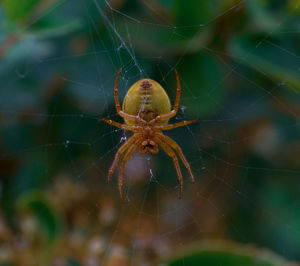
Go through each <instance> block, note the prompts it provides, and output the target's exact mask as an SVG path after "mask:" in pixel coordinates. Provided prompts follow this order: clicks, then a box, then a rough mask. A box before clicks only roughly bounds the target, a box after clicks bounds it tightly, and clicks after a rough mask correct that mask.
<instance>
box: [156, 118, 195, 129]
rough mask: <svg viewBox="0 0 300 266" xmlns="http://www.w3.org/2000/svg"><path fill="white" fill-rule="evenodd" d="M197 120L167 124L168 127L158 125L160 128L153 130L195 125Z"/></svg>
mask: <svg viewBox="0 0 300 266" xmlns="http://www.w3.org/2000/svg"><path fill="white" fill-rule="evenodd" d="M197 122H198V120H189V121H181V122H178V123H175V124H168V125H160V126H153V129H154V130H155V129H158V130H171V129H174V128H177V127H182V126H186V125H189V124H192V123H197Z"/></svg>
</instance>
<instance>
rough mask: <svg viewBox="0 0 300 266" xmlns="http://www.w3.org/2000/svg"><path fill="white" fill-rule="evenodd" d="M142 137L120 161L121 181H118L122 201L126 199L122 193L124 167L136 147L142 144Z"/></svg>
mask: <svg viewBox="0 0 300 266" xmlns="http://www.w3.org/2000/svg"><path fill="white" fill-rule="evenodd" d="M141 142H142V139H140V140H138V141H137V142H136V143H134V144H133V145H132V146H130V147H129V148H128V150H127V151H126V153H125V155H124V157H123V159H122V161H121V163H120V170H119V181H118V186H119V193H120V198H121V200H122V201H124V198H123V193H122V187H123V180H124V169H125V165H126V163H127V161H128V160H129V159H130V157H131V156H132V154H133V153H134V151H135V150H136V148H137V147H138V146H139V145H140V144H141Z"/></svg>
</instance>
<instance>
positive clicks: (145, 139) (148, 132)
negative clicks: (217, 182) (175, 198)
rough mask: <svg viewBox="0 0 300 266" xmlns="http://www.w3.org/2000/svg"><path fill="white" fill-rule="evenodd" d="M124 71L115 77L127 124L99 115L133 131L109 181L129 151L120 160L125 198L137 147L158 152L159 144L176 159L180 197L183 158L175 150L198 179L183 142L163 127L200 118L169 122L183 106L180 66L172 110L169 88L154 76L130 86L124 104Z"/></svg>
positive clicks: (166, 127)
mask: <svg viewBox="0 0 300 266" xmlns="http://www.w3.org/2000/svg"><path fill="white" fill-rule="evenodd" d="M121 71H122V68H120V69H119V71H118V74H117V77H116V80H115V86H114V99H115V105H116V110H117V113H118V114H119V116H121V117H122V118H123V119H124V120H125V124H120V123H117V122H115V121H112V120H108V119H105V118H99V120H101V121H103V122H105V123H108V124H110V125H113V126H115V127H118V128H121V129H124V130H129V131H132V132H133V135H132V136H131V137H130V138H129V139H128V140H127V141H126V142H125V143H123V145H122V146H121V147H120V148H119V150H118V151H117V153H116V154H115V158H114V161H113V163H112V165H111V167H110V169H109V171H108V176H107V183H109V181H110V179H111V176H112V174H113V173H114V171H115V169H116V167H117V164H118V162H119V160H120V157H121V155H122V154H124V153H125V155H124V156H123V159H122V160H121V163H120V170H119V179H118V187H119V193H120V197H121V200H122V201H124V199H123V193H122V186H123V179H124V168H125V164H126V162H127V161H128V160H129V158H130V157H131V156H132V154H133V153H134V151H135V150H136V149H138V152H139V153H141V154H143V153H147V152H150V153H152V154H157V153H158V147H159V146H160V147H161V148H162V149H163V150H164V151H165V152H166V153H167V154H168V155H169V156H170V157H171V158H172V159H173V163H174V166H175V169H176V172H177V176H178V181H179V183H180V191H179V198H182V193H183V178H182V173H181V170H180V166H179V160H178V157H177V155H176V153H175V151H176V152H177V154H178V156H179V158H180V159H181V161H182V163H183V164H184V166H185V167H186V169H187V171H188V172H189V175H190V177H191V180H192V182H193V183H194V182H195V179H194V176H193V173H192V170H191V167H190V165H189V163H188V161H187V160H186V158H185V156H184V155H183V153H182V150H181V148H180V147H179V145H178V144H177V143H176V142H175V141H174V140H173V139H171V138H170V137H168V136H166V135H164V134H163V133H162V131H163V130H170V129H174V128H177V127H181V126H184V125H188V124H191V123H196V122H197V120H190V121H182V122H179V123H175V124H168V121H169V119H170V118H172V117H174V116H175V115H176V114H177V111H178V108H179V101H180V94H181V86H180V81H179V76H178V73H177V70H176V69H174V71H175V75H176V81H177V89H176V99H175V103H174V108H173V110H171V104H170V99H169V97H168V95H167V94H166V92H165V90H164V89H163V88H162V86H161V85H160V84H159V83H157V82H156V81H154V80H152V79H141V80H139V81H137V82H136V83H134V84H133V85H132V86H131V87H130V89H129V90H128V92H127V94H126V96H125V98H124V101H123V106H122V108H121V105H120V102H119V98H118V82H119V78H120V73H121Z"/></svg>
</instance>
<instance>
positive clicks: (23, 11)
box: [3, 0, 40, 20]
mask: <svg viewBox="0 0 300 266" xmlns="http://www.w3.org/2000/svg"><path fill="white" fill-rule="evenodd" d="M38 2H40V0H3V7H4V9H5V11H6V13H7V15H8V16H9V17H10V18H11V19H12V20H20V19H22V18H24V17H25V16H26V15H28V14H29V12H30V11H31V10H32V9H33V8H34V7H35V6H36V4H37V3H38Z"/></svg>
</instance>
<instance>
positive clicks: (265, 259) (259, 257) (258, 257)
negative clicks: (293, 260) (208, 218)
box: [166, 242, 286, 266]
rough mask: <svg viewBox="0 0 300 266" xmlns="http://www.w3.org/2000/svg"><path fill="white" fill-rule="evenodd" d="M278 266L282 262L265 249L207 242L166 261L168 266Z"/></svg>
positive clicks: (229, 243) (282, 261)
mask: <svg viewBox="0 0 300 266" xmlns="http://www.w3.org/2000/svg"><path fill="white" fill-rule="evenodd" d="M183 264H184V265H189V266H198V265H205V266H218V265H222V266H241V265H242V266H280V265H286V264H285V263H284V260H283V259H282V258H280V257H279V256H277V255H276V254H274V253H272V252H270V251H267V250H265V249H262V250H259V249H257V248H254V247H252V246H243V245H238V244H234V243H231V242H228V243H225V242H224V243H220V242H218V243H217V242H215V243H214V242H208V243H201V244H197V245H194V246H193V247H190V248H189V249H188V251H186V252H183V253H182V254H180V255H176V257H175V258H171V259H170V260H169V261H167V264H166V265H169V266H177V265H178V266H180V265H183Z"/></svg>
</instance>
